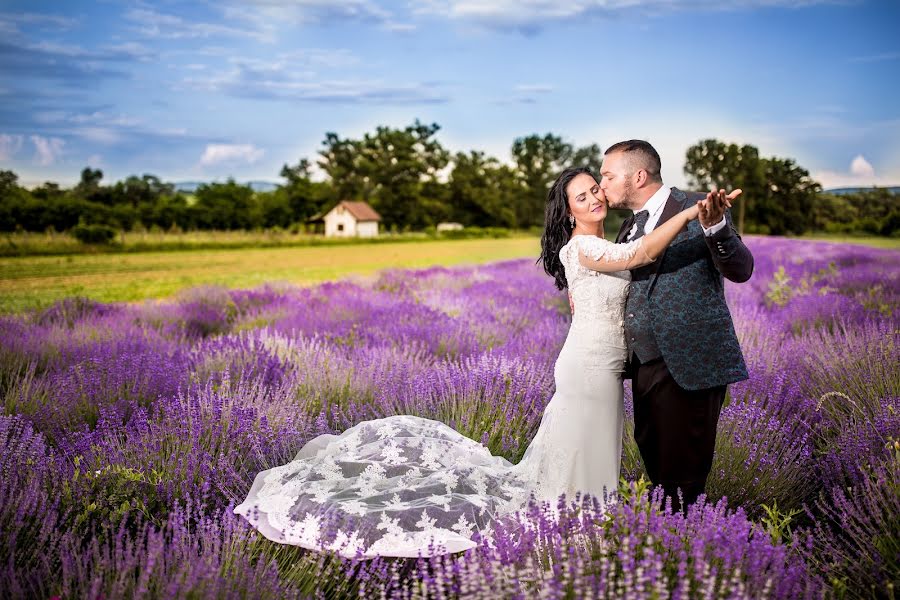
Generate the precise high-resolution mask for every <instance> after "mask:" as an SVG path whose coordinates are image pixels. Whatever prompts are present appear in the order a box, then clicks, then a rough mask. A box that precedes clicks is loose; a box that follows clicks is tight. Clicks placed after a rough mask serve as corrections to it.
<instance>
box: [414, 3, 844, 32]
mask: <svg viewBox="0 0 900 600" xmlns="http://www.w3.org/2000/svg"><path fill="white" fill-rule="evenodd" d="M833 1H834V0H720V1H715V0H570V1H569V2H559V1H558V0H490V1H486V0H415V1H414V2H412V3H411V4H412V7H413V8H412V11H413V13H414V14H417V15H432V16H438V17H443V18H446V19H450V20H454V21H465V22H470V23H476V24H479V25H482V26H486V27H490V28H497V29H519V30H522V31H526V32H532V31H537V30H539V29H541V28H542V27H544V26H545V25H547V24H548V22H551V21H560V20H568V19H572V18H575V17H586V16H591V15H598V14H600V15H602V14H612V13H620V12H624V11H639V12H641V13H643V14H647V15H659V14H663V13H668V12H673V11H678V10H715V11H722V10H742V9H750V8H756V7H784V8H800V7H805V6H811V5H815V4H827V3H831V2H833Z"/></svg>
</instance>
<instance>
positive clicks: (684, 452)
mask: <svg viewBox="0 0 900 600" xmlns="http://www.w3.org/2000/svg"><path fill="white" fill-rule="evenodd" d="M632 361H633V362H632V364H631V368H632V374H633V379H632V392H633V398H634V439H635V441H636V442H637V445H638V449H639V450H640V452H641V458H643V460H644V466H645V468H646V469H647V475H648V476H649V477H650V481H652V482H653V483H654V484H655V485H661V486H662V487H663V489H664V490H665V492H666V495H667V496H669V497H670V498H672V506H673V509H674V510H684V509H685V508H686V507H687V506H688V505H690V504H692V503H693V502H694V501H695V500H696V499H697V497H698V496H699V495H700V494H701V493H703V491H704V488H705V486H706V478H707V477H708V476H709V472H710V469H711V468H712V460H713V452H714V450H715V447H716V426H717V424H718V422H719V412H720V411H721V409H722V404H723V402H724V401H725V390H726V387H727V386H724V385H722V386H717V387H713V388H708V389H702V390H686V389H684V388H682V387H681V386H679V385H678V384H677V383H676V382H675V379H674V378H673V377H672V374H671V373H669V369H668V368H667V367H666V364H665V363H664V362H663V359H662V358H656V359H653V360H650V361H648V362H647V363H645V364H642V363H641V362H640V360H638V358H637V356H635V355H632ZM679 489H680V490H681V496H682V499H683V503H682V502H680V501H679V498H678V490H679Z"/></svg>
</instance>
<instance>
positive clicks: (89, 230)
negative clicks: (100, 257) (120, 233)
mask: <svg viewBox="0 0 900 600" xmlns="http://www.w3.org/2000/svg"><path fill="white" fill-rule="evenodd" d="M116 234H117V231H116V230H115V229H114V228H113V227H110V226H108V225H76V226H75V227H73V228H72V235H73V236H75V239H77V240H78V241H79V242H81V243H82V244H112V243H113V242H114V241H115V239H116Z"/></svg>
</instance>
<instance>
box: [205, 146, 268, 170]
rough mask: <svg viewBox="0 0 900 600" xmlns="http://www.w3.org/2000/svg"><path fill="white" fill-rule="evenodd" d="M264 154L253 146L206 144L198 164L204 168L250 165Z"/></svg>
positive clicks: (263, 151)
mask: <svg viewBox="0 0 900 600" xmlns="http://www.w3.org/2000/svg"><path fill="white" fill-rule="evenodd" d="M263 154H265V150H263V149H261V148H257V147H256V146H254V145H253V144H207V145H206V150H205V151H204V152H203V156H202V157H200V164H201V165H202V166H204V167H209V166H212V165H220V164H248V165H252V164H253V163H255V162H256V161H258V160H259V159H260V158H262V157H263Z"/></svg>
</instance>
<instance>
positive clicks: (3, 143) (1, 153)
mask: <svg viewBox="0 0 900 600" xmlns="http://www.w3.org/2000/svg"><path fill="white" fill-rule="evenodd" d="M23 141H24V136H21V135H9V134H6V133H2V134H0V160H10V159H11V158H12V157H13V156H15V155H16V154H18V153H19V150H21V149H22V142H23Z"/></svg>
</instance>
